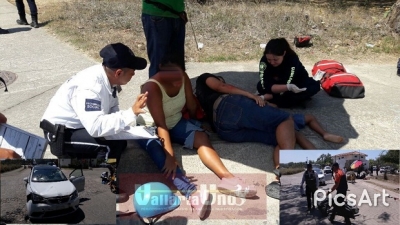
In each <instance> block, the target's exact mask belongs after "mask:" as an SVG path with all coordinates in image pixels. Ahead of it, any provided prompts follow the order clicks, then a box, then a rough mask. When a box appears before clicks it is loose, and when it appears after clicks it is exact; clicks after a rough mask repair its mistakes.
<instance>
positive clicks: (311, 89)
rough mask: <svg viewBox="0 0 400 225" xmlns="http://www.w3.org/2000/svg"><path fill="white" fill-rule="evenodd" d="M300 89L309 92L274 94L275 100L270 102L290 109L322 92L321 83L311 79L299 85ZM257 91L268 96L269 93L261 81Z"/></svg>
mask: <svg viewBox="0 0 400 225" xmlns="http://www.w3.org/2000/svg"><path fill="white" fill-rule="evenodd" d="M298 87H299V88H307V90H305V91H302V92H299V93H294V92H291V91H286V92H284V93H283V94H273V99H271V100H269V102H271V103H274V104H276V105H277V106H278V107H280V108H290V107H293V106H298V105H300V104H302V103H303V102H304V101H306V100H308V99H310V98H311V97H312V96H313V95H315V94H317V93H318V92H319V91H320V90H321V85H320V83H319V81H315V80H314V79H313V78H311V77H309V78H308V79H307V80H305V81H304V83H303V84H302V85H298ZM257 90H258V93H260V94H262V95H264V94H267V92H266V91H265V90H264V89H263V88H262V86H261V81H259V82H258V83H257ZM269 94H271V93H269Z"/></svg>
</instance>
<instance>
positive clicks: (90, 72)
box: [17, 0, 343, 218]
mask: <svg viewBox="0 0 400 225" xmlns="http://www.w3.org/2000/svg"><path fill="white" fill-rule="evenodd" d="M31 2H34V1H33V0H32V1H31ZM31 10H32V8H31ZM20 16H21V14H20ZM32 19H34V18H33V17H32ZM36 19H37V17H36ZM17 22H18V23H19V24H25V22H26V18H24V17H22V16H21V18H20V19H19V20H18V21H17ZM186 22H187V18H186V14H185V13H184V3H183V0H182V1H167V0H160V1H158V3H156V4H155V3H154V2H153V1H152V0H143V13H142V23H143V28H144V33H145V36H146V40H147V53H148V58H149V60H150V68H149V79H148V80H147V81H146V82H145V83H144V84H143V85H142V86H141V94H139V95H138V97H137V98H136V101H135V102H134V103H133V105H132V106H131V107H130V108H128V109H125V110H122V109H120V108H119V102H118V89H120V86H121V85H125V84H127V83H128V82H129V81H130V80H131V78H132V77H133V76H134V75H135V71H136V70H143V69H145V68H146V67H147V62H146V60H145V59H144V58H141V57H137V56H135V54H134V53H133V52H132V50H131V49H130V48H129V47H128V46H126V45H124V44H122V43H114V44H108V45H106V46H105V47H104V48H103V49H101V51H100V56H101V58H102V60H103V61H102V63H101V64H98V65H94V66H92V67H89V68H87V69H84V70H82V71H80V72H78V73H77V74H76V75H75V76H73V77H71V78H70V79H68V80H67V81H66V82H65V83H63V84H62V85H61V87H60V88H59V89H58V91H57V92H56V93H55V95H54V96H53V98H52V99H51V101H50V103H49V105H48V107H47V109H46V110H45V112H44V115H43V117H42V121H48V122H50V123H51V124H53V125H63V126H65V130H64V134H63V138H64V141H65V142H68V143H71V145H72V147H71V148H66V149H65V151H66V152H64V153H65V154H66V155H67V156H69V157H80V158H94V157H96V158H97V157H99V155H101V154H103V152H104V151H103V150H104V148H106V150H107V154H108V158H115V159H116V160H117V163H118V162H119V159H120V157H121V153H122V151H123V150H124V149H125V148H126V147H127V141H126V140H106V139H105V138H104V137H107V136H111V135H115V134H118V133H120V132H121V131H123V130H124V129H125V128H126V127H127V126H137V125H146V126H155V127H156V132H157V135H158V139H142V140H138V143H139V145H140V146H141V147H142V148H143V149H144V150H146V152H148V154H149V156H150V157H151V158H152V160H153V161H154V163H155V164H156V166H157V167H158V168H159V169H160V170H161V171H162V172H163V173H164V174H165V176H166V178H167V179H168V180H170V181H172V183H173V184H174V185H175V186H176V188H177V190H179V191H180V192H181V193H182V194H183V195H185V196H186V197H187V199H188V200H189V202H190V203H191V206H192V207H193V208H194V209H195V211H196V212H197V215H198V216H199V217H200V218H203V217H204V214H205V212H206V208H207V206H206V203H207V202H208V200H209V199H210V193H209V191H207V190H202V191H200V190H197V188H196V186H195V185H194V184H193V183H192V182H191V181H190V180H189V179H188V178H187V177H186V176H185V174H184V172H183V171H182V168H181V166H180V165H179V163H178V162H177V160H176V158H175V153H174V149H173V147H172V143H178V144H180V145H183V146H184V147H185V148H186V149H191V150H195V151H197V154H198V155H199V158H200V160H201V161H202V163H203V164H204V165H205V166H206V167H207V168H209V169H210V170H211V171H212V172H213V173H214V174H215V175H216V176H217V177H218V178H219V179H220V183H219V184H218V186H217V188H218V190H219V191H220V192H221V193H224V194H228V195H233V196H237V197H241V198H251V197H254V196H255V195H256V194H257V189H256V187H255V186H254V185H250V184H247V183H246V182H245V180H244V179H242V178H240V177H237V176H235V175H234V174H232V173H231V172H230V171H229V169H228V168H227V167H226V166H225V165H224V164H223V162H222V160H221V158H220V157H219V155H218V153H217V151H216V150H215V149H214V147H213V146H212V143H211V141H210V139H209V137H208V134H207V133H206V132H205V130H204V129H203V127H202V125H201V122H199V121H197V120H195V119H194V118H195V114H196V110H197V108H198V107H200V106H201V108H203V109H204V112H205V115H206V118H207V121H208V122H209V124H210V125H211V128H212V130H213V131H214V132H216V133H217V134H218V136H219V137H220V138H221V139H223V140H226V141H230V142H260V143H264V144H266V145H273V146H274V153H273V162H274V167H275V170H274V173H275V175H276V176H277V180H278V181H279V177H280V175H281V174H280V172H279V150H280V149H294V148H295V145H296V143H297V144H299V145H300V146H301V147H303V148H305V149H315V146H314V145H313V144H312V143H311V142H310V141H309V140H308V139H307V138H306V137H305V136H304V135H302V134H301V133H300V132H299V130H300V129H302V128H303V127H305V126H307V125H308V126H309V127H310V128H311V129H313V130H315V131H316V132H317V133H318V134H320V135H321V136H322V137H323V139H324V140H326V141H331V142H342V141H343V138H342V137H341V136H338V135H334V134H331V133H328V132H327V131H325V130H324V129H323V128H322V126H321V125H320V124H319V123H318V121H317V120H316V118H315V117H314V116H313V115H311V114H305V115H304V114H294V115H290V114H289V113H287V112H285V111H283V110H282V109H280V108H285V107H294V106H297V105H299V104H301V103H303V102H305V101H307V100H309V99H310V98H311V97H312V96H313V95H315V94H316V93H317V92H318V91H319V90H320V86H319V83H318V82H317V81H314V80H313V79H311V78H309V77H308V73H307V71H306V70H305V68H304V66H303V65H302V63H301V62H300V60H299V57H298V56H297V54H296V53H295V52H294V51H293V50H292V49H291V48H290V45H289V44H288V42H287V41H286V39H284V38H277V39H272V40H270V41H269V42H268V44H267V45H266V48H265V51H264V54H263V56H262V58H261V60H260V64H259V73H260V82H259V83H258V84H257V90H258V92H259V94H252V93H250V92H247V91H245V90H243V89H241V88H239V87H235V86H233V85H230V84H227V83H225V81H224V79H223V78H222V77H218V76H215V75H213V74H209V73H204V74H202V75H201V76H199V77H198V78H197V81H196V88H195V89H196V91H195V93H194V92H193V88H192V86H191V83H190V79H189V76H188V75H187V74H186V72H185V62H184V61H185V60H184V39H185V24H186ZM196 98H197V99H198V102H199V103H200V106H199V105H198V104H197V100H196ZM184 107H185V108H186V109H187V111H188V112H189V115H190V117H191V118H190V119H185V118H183V116H182V109H183V108H184ZM227 115H229V116H227ZM45 136H46V137H47V138H48V137H49V135H48V133H46V131H45ZM49 141H51V140H50V139H49ZM81 143H86V145H82V144H81ZM50 146H51V148H53V147H56V146H52V144H51V143H50Z"/></svg>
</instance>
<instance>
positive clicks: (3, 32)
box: [0, 27, 10, 34]
mask: <svg viewBox="0 0 400 225" xmlns="http://www.w3.org/2000/svg"><path fill="white" fill-rule="evenodd" d="M8 33H10V32H8V30H5V29H3V28H1V27H0V34H8Z"/></svg>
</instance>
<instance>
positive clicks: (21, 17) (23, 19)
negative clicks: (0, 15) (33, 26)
mask: <svg viewBox="0 0 400 225" xmlns="http://www.w3.org/2000/svg"><path fill="white" fill-rule="evenodd" d="M17 23H18V24H19V25H29V23H28V21H27V20H26V16H25V13H24V14H19V20H17Z"/></svg>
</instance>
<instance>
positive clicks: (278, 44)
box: [264, 38, 297, 56]
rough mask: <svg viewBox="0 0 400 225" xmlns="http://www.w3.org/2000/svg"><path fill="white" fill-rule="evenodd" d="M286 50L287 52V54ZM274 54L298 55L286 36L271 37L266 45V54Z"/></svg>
mask: <svg viewBox="0 0 400 225" xmlns="http://www.w3.org/2000/svg"><path fill="white" fill-rule="evenodd" d="M285 52H286V54H285ZM266 54H273V55H277V56H282V55H283V54H285V56H297V54H296V52H294V51H293V49H292V48H291V47H290V45H289V42H288V41H287V40H286V39H285V38H275V39H271V40H270V41H269V42H268V43H267V45H266V46H265V50H264V55H266Z"/></svg>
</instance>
